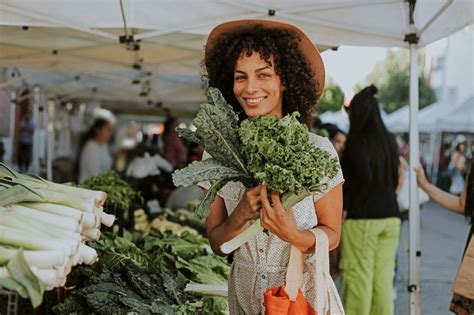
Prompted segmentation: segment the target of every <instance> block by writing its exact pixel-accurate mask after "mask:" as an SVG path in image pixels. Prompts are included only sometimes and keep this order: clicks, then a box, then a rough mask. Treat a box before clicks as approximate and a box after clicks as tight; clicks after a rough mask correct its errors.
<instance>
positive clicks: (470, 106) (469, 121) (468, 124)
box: [436, 95, 474, 133]
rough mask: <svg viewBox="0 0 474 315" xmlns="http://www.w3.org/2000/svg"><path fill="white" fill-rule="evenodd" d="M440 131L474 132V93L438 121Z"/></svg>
mask: <svg viewBox="0 0 474 315" xmlns="http://www.w3.org/2000/svg"><path fill="white" fill-rule="evenodd" d="M436 125H437V128H438V130H440V131H449V132H471V133H474V95H472V96H471V97H469V98H467V99H466V100H465V101H464V102H463V103H462V104H461V105H459V106H458V107H456V109H454V110H453V111H452V112H450V113H449V115H444V116H443V117H442V118H440V119H438V120H437V122H436Z"/></svg>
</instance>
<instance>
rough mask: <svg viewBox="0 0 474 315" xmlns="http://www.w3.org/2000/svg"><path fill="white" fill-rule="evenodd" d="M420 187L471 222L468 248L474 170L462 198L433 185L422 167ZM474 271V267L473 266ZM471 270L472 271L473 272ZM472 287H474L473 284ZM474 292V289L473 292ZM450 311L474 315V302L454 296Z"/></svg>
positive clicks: (473, 231) (473, 214)
mask: <svg viewBox="0 0 474 315" xmlns="http://www.w3.org/2000/svg"><path fill="white" fill-rule="evenodd" d="M416 173H417V179H418V185H419V186H420V187H421V189H423V190H424V191H425V192H426V193H427V194H428V195H429V196H430V197H431V198H432V199H433V200H434V201H435V202H437V203H439V204H440V205H442V206H443V207H445V208H446V209H448V210H451V211H454V212H456V213H459V214H464V216H465V217H466V219H468V220H469V223H470V225H471V229H470V230H469V233H468V236H467V242H466V248H467V246H468V245H469V242H470V241H471V239H472V235H473V234H474V169H473V166H472V165H471V169H470V171H469V173H468V175H467V176H466V181H465V183H464V186H463V189H462V193H461V196H457V195H454V194H450V193H447V192H445V191H443V190H441V189H439V188H438V187H436V186H434V185H432V184H431V183H430V182H429V181H428V180H427V179H426V175H425V172H424V171H423V168H422V167H418V168H417V169H416ZM472 269H474V265H473V266H472ZM472 269H471V270H472ZM471 285H474V283H472V284H471ZM471 291H472V292H474V289H472V290H471ZM450 310H451V311H453V312H454V313H456V314H459V315H464V314H474V300H472V299H469V298H467V297H463V296H460V295H456V294H454V296H453V299H452V301H451V305H450Z"/></svg>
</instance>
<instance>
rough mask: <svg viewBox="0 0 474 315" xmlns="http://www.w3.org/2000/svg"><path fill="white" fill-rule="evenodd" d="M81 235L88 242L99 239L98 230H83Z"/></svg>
mask: <svg viewBox="0 0 474 315" xmlns="http://www.w3.org/2000/svg"><path fill="white" fill-rule="evenodd" d="M81 235H82V236H83V237H85V238H87V239H88V240H94V241H98V240H99V238H100V230H99V229H85V230H82V232H81Z"/></svg>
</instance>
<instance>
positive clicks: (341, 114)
mask: <svg viewBox="0 0 474 315" xmlns="http://www.w3.org/2000/svg"><path fill="white" fill-rule="evenodd" d="M319 118H320V119H321V121H322V122H323V123H327V124H334V125H336V126H337V127H338V128H339V129H341V130H342V131H344V132H345V133H347V132H349V116H348V115H347V112H346V111H345V110H344V109H341V110H338V111H337V112H330V111H327V112H325V113H323V114H322V115H320V116H319Z"/></svg>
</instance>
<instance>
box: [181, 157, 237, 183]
mask: <svg viewBox="0 0 474 315" xmlns="http://www.w3.org/2000/svg"><path fill="white" fill-rule="evenodd" d="M239 177H245V174H243V173H242V172H241V171H240V170H238V169H236V168H235V167H229V166H227V165H225V164H223V163H222V162H220V161H218V160H216V159H213V158H209V159H206V160H203V161H195V162H193V163H191V164H189V165H188V166H187V167H185V168H183V169H181V170H177V171H175V172H174V173H173V183H174V184H175V185H176V186H190V185H194V184H198V183H201V182H204V181H214V180H219V179H225V178H239Z"/></svg>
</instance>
